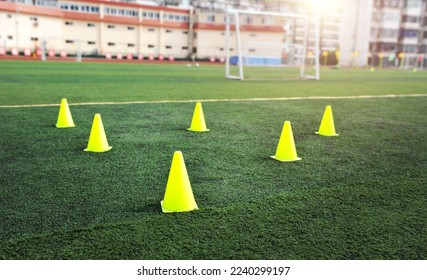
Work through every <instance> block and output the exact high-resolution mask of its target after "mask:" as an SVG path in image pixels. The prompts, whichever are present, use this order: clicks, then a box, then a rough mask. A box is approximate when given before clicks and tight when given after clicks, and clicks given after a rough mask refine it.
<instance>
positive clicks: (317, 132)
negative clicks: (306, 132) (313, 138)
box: [315, 131, 339, 136]
mask: <svg viewBox="0 0 427 280" xmlns="http://www.w3.org/2000/svg"><path fill="white" fill-rule="evenodd" d="M315 133H316V134H318V135H322V136H339V134H337V133H335V134H322V133H319V131H316V132H315Z"/></svg>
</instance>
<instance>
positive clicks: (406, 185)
mask: <svg viewBox="0 0 427 280" xmlns="http://www.w3.org/2000/svg"><path fill="white" fill-rule="evenodd" d="M0 66H1V67H0V74H1V75H0V83H1V87H0V104H1V105H9V104H43V103H48V104H51V103H58V104H59V101H60V99H61V98H62V97H67V98H68V101H69V103H70V104H71V106H70V109H71V112H72V115H73V118H74V122H75V124H76V127H75V128H70V129H57V128H55V126H54V125H55V123H56V118H57V114H58V107H33V108H0V131H1V135H2V136H1V138H0V146H1V150H0V163H1V166H0V174H1V177H0V186H1V188H0V217H1V221H0V258H3V259H426V258H427V232H426V231H427V230H426V228H427V227H426V226H427V211H426V209H425V208H426V205H427V189H426V187H425V186H426V185H427V177H426V175H425V174H426V170H427V145H425V143H426V142H427V133H426V131H427V130H426V129H427V116H426V111H427V97H425V96H420V97H399V98H373V99H372V98H371V99H347V100H339V99H337V100H294V101H288V100H284V101H251V102H249V101H236V102H206V103H204V104H203V109H204V113H205V118H206V123H207V126H208V128H210V129H211V131H210V132H207V133H194V132H189V131H187V130H186V129H187V128H188V127H189V125H190V122H191V117H192V113H193V109H194V103H191V102H190V103H151V104H132V105H127V104H126V105H125V104H121V105H117V104H116V105H113V104H112V105H86V106H82V105H80V106H76V105H72V104H73V103H80V102H88V101H134V100H165V99H175V100H185V99H212V98H255V97H288V96H302V97H304V96H346V95H347V96H348V95H368V94H372V95H385V94H408V93H410V94H422V93H426V92H427V83H426V82H425V81H426V78H427V73H425V72H417V73H412V72H405V71H376V72H374V73H371V72H368V71H366V70H360V69H359V70H348V69H344V70H342V69H341V70H324V71H323V72H322V80H321V81H320V82H314V81H304V82H303V81H288V82H283V81H268V82H266V81H245V82H237V81H225V80H224V78H223V77H222V73H223V68H221V67H217V66H203V65H202V67H200V68H199V69H195V68H191V69H188V68H186V67H185V66H183V65H173V66H165V65H126V64H90V63H83V64H75V63H52V62H48V63H40V62H8V61H0ZM190 71H192V72H190ZM16 73H21V74H22V75H21V76H19V77H16V78H14V77H15V76H14V74H16ZM368 89H369V90H368ZM326 105H332V108H333V112H334V117H335V127H336V129H337V132H338V133H339V134H340V136H339V137H322V136H318V135H316V134H314V132H315V131H317V129H318V127H319V124H320V120H321V117H322V114H323V110H324V108H325V106H326ZM95 113H100V114H101V115H102V120H103V123H104V127H105V131H106V134H107V138H108V141H109V144H110V145H111V146H113V149H112V150H110V151H109V152H107V153H99V154H96V153H87V152H84V151H83V149H84V148H85V147H86V145H87V141H88V137H89V133H90V128H91V124H92V119H93V115H94V114H95ZM286 120H289V121H291V122H292V128H293V134H294V138H295V143H296V148H297V152H298V156H300V157H302V160H301V161H298V162H290V163H281V162H278V161H275V160H273V159H271V158H270V156H271V155H273V154H274V152H275V150H276V146H277V143H278V140H279V137H280V133H281V129H282V126H283V122H284V121H286ZM177 150H180V151H182V152H183V154H184V159H185V163H186V166H187V170H188V174H189V177H190V181H191V185H192V189H193V192H194V196H195V198H196V201H197V204H198V206H199V208H200V209H199V210H198V211H193V212H188V213H175V214H163V213H162V212H161V208H160V200H162V198H163V195H164V191H165V186H166V182H167V176H168V172H169V168H170V164H171V159H172V155H173V152H174V151H177Z"/></svg>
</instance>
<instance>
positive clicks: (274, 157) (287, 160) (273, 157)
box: [271, 156, 302, 162]
mask: <svg viewBox="0 0 427 280" xmlns="http://www.w3.org/2000/svg"><path fill="white" fill-rule="evenodd" d="M271 158H272V159H275V160H278V161H281V162H290V161H297V160H302V158H300V157H297V158H296V159H286V160H283V159H278V158H276V156H271Z"/></svg>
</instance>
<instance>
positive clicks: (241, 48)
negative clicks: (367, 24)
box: [225, 10, 320, 80]
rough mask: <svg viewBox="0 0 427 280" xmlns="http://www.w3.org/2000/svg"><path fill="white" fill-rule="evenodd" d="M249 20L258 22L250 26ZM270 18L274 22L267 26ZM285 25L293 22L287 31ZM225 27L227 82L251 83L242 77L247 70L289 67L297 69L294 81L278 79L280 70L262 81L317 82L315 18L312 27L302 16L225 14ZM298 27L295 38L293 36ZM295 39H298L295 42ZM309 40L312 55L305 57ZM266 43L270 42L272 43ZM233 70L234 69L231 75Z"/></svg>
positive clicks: (231, 12) (317, 54) (249, 12)
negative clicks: (255, 67)
mask: <svg viewBox="0 0 427 280" xmlns="http://www.w3.org/2000/svg"><path fill="white" fill-rule="evenodd" d="M242 16H244V17H246V18H244V19H245V21H242ZM251 17H257V19H256V20H257V22H252V21H254V19H253V18H251ZM272 18H273V19H274V21H271V22H269V21H268V19H272ZM260 20H262V22H260ZM297 21H298V23H299V24H298V25H297V24H296V22H297ZM285 22H288V23H289V22H292V24H291V26H292V27H289V26H288V27H287V28H286V27H285V26H284V24H285ZM310 25H312V27H311V29H312V30H309V29H310V28H309V27H310ZM225 26H226V27H225V38H226V40H225V56H226V61H225V77H226V78H227V79H235V80H245V79H254V78H250V77H247V76H245V72H246V71H245V70H244V68H245V67H246V66H263V67H265V66H273V67H276V68H277V66H284V67H289V69H290V68H291V67H292V68H294V69H298V70H297V71H296V73H295V74H294V75H295V76H294V77H290V76H289V75H288V77H286V76H285V75H283V76H281V73H280V72H281V70H280V69H278V70H277V71H275V72H276V73H275V74H274V75H271V76H267V77H265V78H264V79H311V80H319V79H320V66H319V57H320V48H319V44H320V42H319V41H320V38H319V37H320V34H319V28H320V24H319V18H318V17H316V18H315V19H314V23H311V22H310V17H309V16H308V15H305V14H292V13H275V12H258V11H246V10H228V11H227V12H226V17H225ZM297 27H298V30H299V32H298V34H296V33H297V32H296V30H297ZM287 29H292V34H291V35H289V33H290V32H289V31H290V30H287ZM232 31H234V34H232ZM242 31H243V32H244V33H243V34H242ZM264 34H269V35H264ZM296 35H298V36H299V38H298V40H297V39H296V37H297V36H296ZM257 36H259V37H257ZM313 37H314V38H313ZM232 38H234V41H233V39H232ZM309 38H310V39H311V41H310V43H311V46H310V47H311V49H312V50H311V51H310V53H311V55H308V47H309V46H308V42H309ZM266 40H273V42H268V41H266ZM285 50H286V51H285ZM232 52H233V54H232ZM309 62H311V64H310V66H312V68H311V70H312V71H311V73H310V74H308V71H307V67H308V65H309ZM233 66H235V67H234V70H233V71H232V69H233V68H232V67H233ZM236 68H237V69H236ZM232 72H233V73H232ZM252 72H253V71H252ZM283 73H284V71H283ZM255 79H256V78H255Z"/></svg>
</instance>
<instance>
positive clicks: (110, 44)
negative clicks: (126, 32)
mask: <svg viewBox="0 0 427 280" xmlns="http://www.w3.org/2000/svg"><path fill="white" fill-rule="evenodd" d="M108 45H109V46H115V45H116V44H115V43H111V42H109V43H108Z"/></svg>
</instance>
